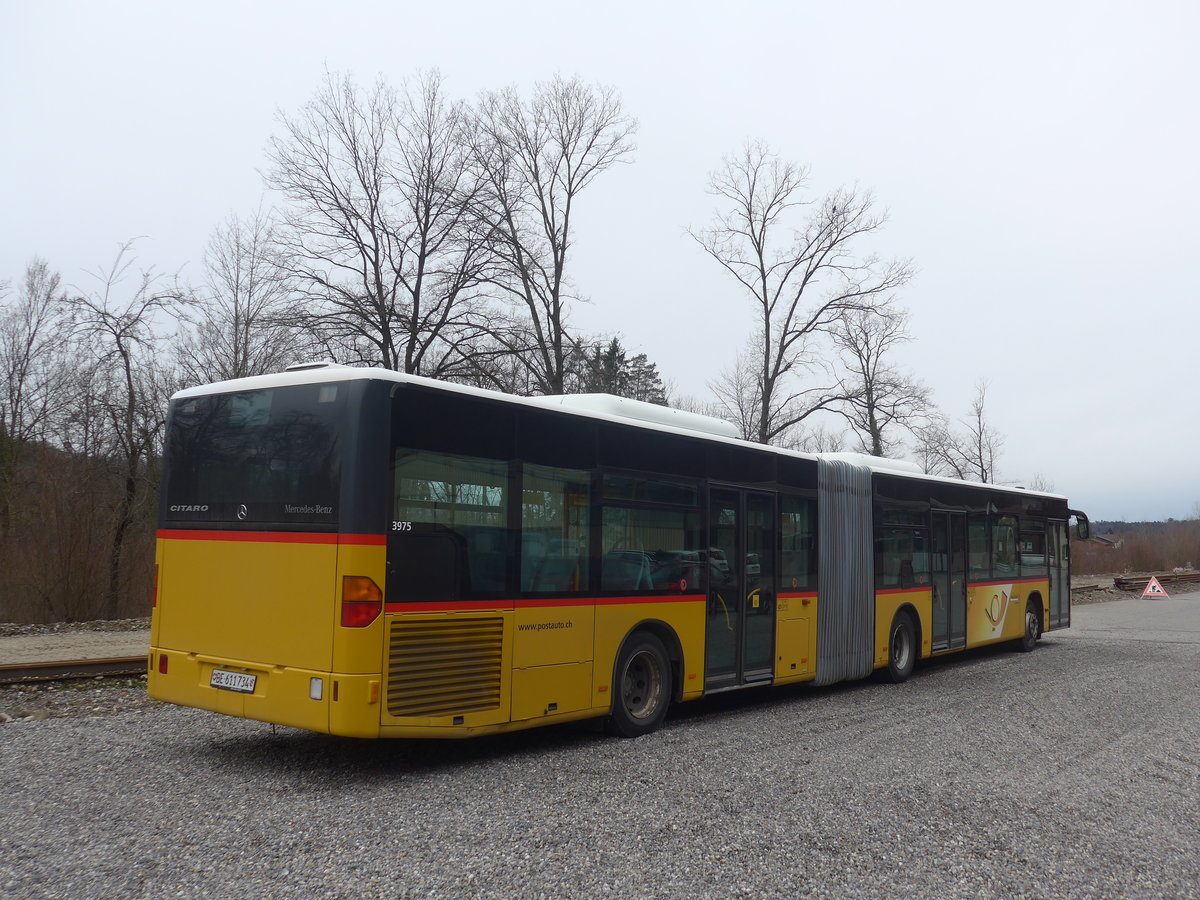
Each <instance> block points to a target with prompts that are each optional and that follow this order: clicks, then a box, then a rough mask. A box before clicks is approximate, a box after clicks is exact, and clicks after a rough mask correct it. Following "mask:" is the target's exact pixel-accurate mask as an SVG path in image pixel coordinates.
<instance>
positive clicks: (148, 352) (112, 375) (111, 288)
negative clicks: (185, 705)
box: [67, 242, 176, 617]
mask: <svg viewBox="0 0 1200 900" xmlns="http://www.w3.org/2000/svg"><path fill="white" fill-rule="evenodd" d="M132 247H133V245H132V242H127V243H125V244H123V245H122V246H121V247H120V249H119V251H118V252H117V255H116V258H115V259H114V261H113V264H112V266H111V267H110V268H108V269H106V270H101V271H98V272H96V273H94V275H93V277H94V278H96V280H97V281H98V283H99V286H98V287H97V288H96V289H95V290H93V291H92V292H90V293H85V294H80V295H78V296H74V297H71V298H69V300H68V301H67V302H68V304H69V306H70V307H71V308H72V310H73V313H74V318H75V327H76V330H77V334H78V336H79V338H80V339H81V340H80V346H81V348H87V349H88V350H89V351H90V352H91V354H92V357H93V364H92V365H90V366H88V365H83V366H80V370H81V376H82V378H83V381H82V384H81V387H82V389H83V390H82V392H81V393H85V394H86V396H87V397H88V398H89V405H94V406H95V407H96V408H97V411H98V412H99V415H98V416H95V417H92V418H91V421H89V429H90V431H91V433H90V434H89V436H88V437H87V439H86V443H87V447H86V449H87V450H90V451H91V452H92V453H93V454H100V453H103V454H104V455H105V456H106V457H108V458H110V459H112V460H113V462H114V463H115V464H116V472H117V475H118V477H119V479H120V482H121V489H120V491H119V492H118V498H117V502H116V508H115V510H114V511H113V525H112V542H111V547H110V553H109V560H108V588H107V596H106V598H105V604H104V607H103V612H104V614H105V615H107V616H109V617H112V616H115V615H116V614H117V611H118V610H119V608H120V601H121V586H122V578H121V576H122V562H123V557H124V551H125V546H126V538H127V537H128V534H129V531H130V528H131V527H132V526H133V525H134V523H135V518H136V513H137V511H138V505H139V503H141V502H146V501H148V500H150V499H151V498H149V496H148V491H147V488H148V486H149V484H150V478H149V477H148V470H149V466H150V463H151V460H152V458H153V457H154V455H155V452H156V450H157V448H158V444H159V442H160V440H161V437H162V429H163V427H164V425H165V422H164V418H165V396H164V394H165V392H166V390H167V383H168V379H167V378H165V377H162V376H161V375H160V373H159V369H158V366H157V363H156V350H157V348H158V345H159V343H160V339H159V337H158V335H157V334H156V332H155V323H154V317H155V315H156V314H158V313H159V312H160V311H162V310H164V309H166V308H167V307H168V306H169V305H170V304H171V303H172V302H173V301H174V300H175V299H176V296H175V294H174V293H172V292H168V291H165V290H163V289H162V288H161V284H160V279H159V278H158V277H157V276H156V275H155V274H154V273H153V272H152V271H150V270H135V268H134V264H135V262H136V260H135V259H134V257H133V256H132V255H131V252H132Z"/></svg>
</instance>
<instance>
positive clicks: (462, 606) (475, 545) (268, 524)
mask: <svg viewBox="0 0 1200 900" xmlns="http://www.w3.org/2000/svg"><path fill="white" fill-rule="evenodd" d="M160 516H161V519H160V529H159V532H158V546H157V572H156V585H155V600H154V609H153V618H152V624H151V642H150V643H151V648H150V659H149V690H150V694H151V696H153V697H157V698H159V699H161V700H167V701H170V702H172V703H178V704H183V705H185V706H192V707H199V708H202V709H209V710H213V711H215V712H220V713H225V714H227V715H232V716H244V717H247V718H251V719H257V720H260V721H263V722H270V723H277V724H280V725H290V726H295V727H298V728H304V729H310V730H312V731H318V732H328V733H331V734H338V735H350V736H358V737H409V738H412V737H463V736H469V735H480V734H486V733H493V732H501V731H508V730H513V729H519V728H528V727H532V726H536V725H541V724H543V723H550V722H565V721H570V720H575V719H586V718H598V717H607V719H608V722H609V724H610V726H611V729H612V730H613V731H614V732H615V733H617V734H619V735H623V736H626V737H634V736H637V735H641V734H645V733H647V732H650V731H653V730H654V729H655V728H657V727H658V726H659V725H660V724H661V722H662V720H663V717H664V715H665V714H666V712H667V707H668V705H669V704H670V703H671V702H673V701H676V702H678V701H687V700H693V699H696V698H698V697H702V696H705V695H707V694H712V693H716V692H719V691H727V690H732V689H736V688H743V687H748V686H753V685H763V684H788V683H793V682H804V681H808V682H813V683H816V684H830V683H833V682H836V681H841V680H845V679H852V678H861V677H864V676H866V675H869V674H871V673H872V672H877V673H879V674H880V675H882V676H883V677H884V678H885V679H890V680H892V681H902V680H904V679H906V678H908V676H909V675H910V673H911V672H912V670H913V666H914V664H915V663H916V662H917V661H918V660H919V659H923V658H926V657H930V656H938V655H941V654H946V653H954V652H956V651H961V650H962V649H964V648H967V647H976V646H980V645H982V644H989V643H993V642H998V641H1011V642H1013V643H1014V644H1015V645H1016V646H1018V647H1020V648H1022V649H1025V650H1029V649H1032V648H1033V647H1034V644H1035V642H1036V641H1037V640H1038V638H1039V637H1040V635H1041V634H1042V632H1043V631H1047V630H1050V629H1055V628H1064V627H1067V626H1068V625H1069V624H1070V615H1071V610H1070V593H1069V592H1070V587H1069V585H1070V582H1069V540H1068V521H1069V520H1070V518H1071V517H1072V516H1074V517H1076V518H1077V519H1078V525H1079V528H1080V529H1081V530H1082V529H1084V528H1085V527H1086V524H1087V523H1086V517H1084V516H1083V515H1082V514H1081V513H1077V512H1075V511H1073V510H1070V509H1069V508H1068V506H1067V501H1066V499H1065V498H1063V497H1061V496H1057V495H1054V494H1048V493H1040V492H1036V491H1025V490H1020V489H1016V488H1005V487H998V486H993V485H983V484H973V483H967V482H962V481H956V480H951V479H946V478H934V477H928V476H925V475H922V474H921V473H920V471H919V470H918V469H917V468H916V467H915V466H912V465H911V464H908V463H903V462H896V461H889V460H883V459H877V458H874V457H867V456H860V455H855V454H832V455H828V454H827V455H811V454H804V453H796V452H790V451H786V450H781V449H777V448H773V447H766V446H762V445H758V444H751V443H747V442H745V441H742V440H739V439H738V437H737V434H736V432H735V431H734V430H733V429H732V427H731V426H729V425H728V424H727V423H725V422H722V421H720V420H717V419H710V418H707V417H704V416H697V415H693V414H688V413H685V412H681V411H679V410H673V409H669V408H666V407H661V406H654V405H650V404H645V403H639V402H636V401H632V400H625V399H620V398H617V397H611V396H607V395H576V396H564V397H513V396H508V395H504V394H499V393H494V392H491V391H485V390H479V389H475V388H470V387H464V386H461V385H456V384H447V383H440V382H437V381H432V380H429V379H425V378H419V377H415V376H408V375H403V374H399V373H396V372H392V371H386V370H381V369H366V368H350V367H344V366H338V365H334V364H331V363H320V364H312V365H304V366H297V367H293V368H292V369H289V370H287V371H286V372H283V373H280V374H274V375H264V376H259V377H253V378H245V379H240V380H236V381H226V382H221V383H218V384H211V385H206V386H204V387H196V388H191V389H188V390H184V391H180V392H179V393H177V394H176V395H175V396H174V397H173V398H172V399H171V405H170V410H169V422H168V428H167V439H166V446H165V451H164V466H163V481H162V497H161V513H160Z"/></svg>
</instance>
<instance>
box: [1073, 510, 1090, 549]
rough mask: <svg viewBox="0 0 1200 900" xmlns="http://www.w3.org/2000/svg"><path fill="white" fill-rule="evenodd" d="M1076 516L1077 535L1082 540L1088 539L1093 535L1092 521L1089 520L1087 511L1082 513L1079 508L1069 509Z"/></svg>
mask: <svg viewBox="0 0 1200 900" xmlns="http://www.w3.org/2000/svg"><path fill="white" fill-rule="evenodd" d="M1067 512H1069V513H1070V514H1071V515H1072V516H1074V517H1075V536H1076V537H1078V538H1079V539H1080V540H1081V541H1086V540H1087V539H1088V538H1090V537H1091V536H1092V523H1091V522H1089V521H1088V517H1087V514H1086V513H1081V512H1080V511H1079V510H1077V509H1070V510H1067Z"/></svg>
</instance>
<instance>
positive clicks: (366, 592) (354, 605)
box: [342, 575, 383, 628]
mask: <svg viewBox="0 0 1200 900" xmlns="http://www.w3.org/2000/svg"><path fill="white" fill-rule="evenodd" d="M381 612H383V591H381V590H380V589H379V585H377V584H376V583H375V582H374V581H372V580H371V579H370V578H368V577H366V576H365V575H346V576H343V578H342V627H343V628H366V627H367V626H368V625H370V624H371V623H372V622H374V621H375V620H376V619H377V618H379V614H380V613H381Z"/></svg>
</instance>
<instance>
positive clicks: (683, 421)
mask: <svg viewBox="0 0 1200 900" xmlns="http://www.w3.org/2000/svg"><path fill="white" fill-rule="evenodd" d="M367 380H375V381H391V382H394V383H396V384H413V385H420V386H423V387H428V388H433V389H435V390H442V391H448V392H450V393H455V394H464V395H466V396H472V397H481V398H487V399H491V400H499V401H501V402H505V403H513V404H517V405H520V406H532V407H538V408H541V409H553V410H559V411H561V412H564V413H566V414H568V415H574V416H582V417H585V418H591V419H600V420H603V421H608V422H618V423H622V424H626V425H630V424H632V425H636V426H637V427H640V428H646V429H649V430H652V431H664V432H668V433H672V434H681V435H689V436H691V437H703V438H704V439H705V440H710V441H716V442H719V443H726V444H737V445H741V446H749V447H753V448H755V449H757V450H767V451H770V452H772V453H776V454H779V455H780V456H790V457H793V458H797V459H807V460H813V461H819V460H825V461H827V462H843V463H848V464H850V465H855V466H860V467H863V468H867V469H870V470H871V471H872V472H878V473H880V474H885V475H899V476H901V477H908V478H916V479H920V480H924V481H934V482H940V483H943V484H957V485H973V486H975V487H987V488H989V489H991V490H997V491H1003V492H1005V493H1012V494H1028V495H1032V496H1038V497H1050V498H1054V499H1058V500H1066V499H1067V498H1066V497H1065V496H1064V495H1062V494H1057V493H1053V492H1048V491H1034V490H1027V489H1026V488H1023V487H1016V486H1012V485H999V484H985V483H981V482H977V481H964V480H962V479H959V478H947V477H945V476H941V475H929V474H926V473H925V472H922V471H921V467H920V466H918V465H916V463H912V462H909V461H907V460H898V459H887V458H884V457H880V456H869V455H867V454H865V453H805V452H803V451H799V450H789V449H787V448H785V447H773V446H770V445H764V444H757V443H753V442H751V441H745V440H742V438H741V437H739V436H738V432H737V429H736V427H734V426H733V425H732V424H731V423H729V422H726V421H725V420H723V419H717V418H715V417H713V416H705V415H700V414H699V413H690V412H686V411H685V410H680V409H674V408H672V407H665V406H658V405H656V404H652V403H645V402H642V401H639V400H630V399H628V398H625V397H617V396H614V395H612V394H565V395H551V396H538V397H521V396H518V395H516V394H506V393H503V392H502V391H493V390H488V389H487V388H478V387H472V386H470V385H465V384H456V383H454V382H451V381H439V380H437V379H435V378H426V377H424V376H421V375H408V374H406V373H404V372H397V371H395V370H393V369H381V368H375V367H367V366H346V365H342V364H340V363H334V362H315V363H302V364H299V365H295V366H289V367H288V368H287V369H286V370H284V371H283V372H276V373H272V374H269V375H252V376H250V377H248V378H235V379H231V380H229V381H218V382H214V383H212V384H205V385H199V386H197V387H191V388H185V389H183V390H180V391H176V392H175V393H174V394H172V395H171V399H172V400H182V399H186V398H189V397H204V396H209V395H211V394H231V393H240V392H242V391H259V390H267V389H269V388H276V387H288V386H290V385H300V384H328V383H329V382H336V381H367Z"/></svg>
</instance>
